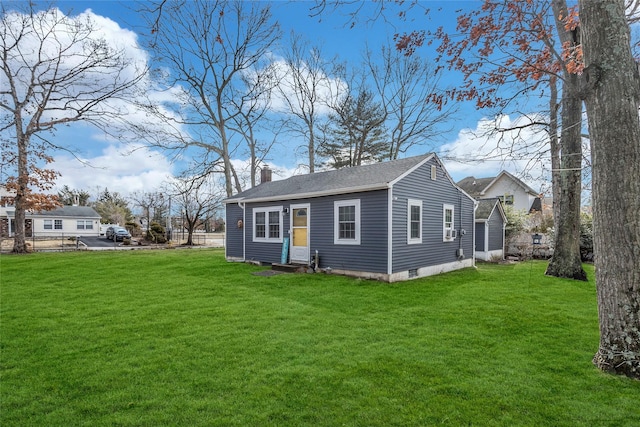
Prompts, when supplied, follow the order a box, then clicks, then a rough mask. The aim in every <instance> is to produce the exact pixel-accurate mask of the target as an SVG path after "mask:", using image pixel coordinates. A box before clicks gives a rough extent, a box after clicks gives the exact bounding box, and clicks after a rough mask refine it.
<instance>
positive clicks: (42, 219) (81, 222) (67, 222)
mask: <svg viewBox="0 0 640 427" xmlns="http://www.w3.org/2000/svg"><path fill="white" fill-rule="evenodd" d="M26 217H27V218H30V219H31V220H32V221H33V223H32V229H33V235H34V236H36V237H40V236H59V235H61V234H63V235H69V236H98V235H100V215H99V214H98V213H97V212H96V211H95V210H94V209H93V208H92V207H89V206H63V207H61V208H57V209H53V210H50V211H42V212H27V214H26Z"/></svg>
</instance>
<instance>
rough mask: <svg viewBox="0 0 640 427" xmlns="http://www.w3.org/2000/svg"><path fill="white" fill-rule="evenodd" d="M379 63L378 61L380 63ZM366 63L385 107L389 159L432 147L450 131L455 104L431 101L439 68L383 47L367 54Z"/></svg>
mask: <svg viewBox="0 0 640 427" xmlns="http://www.w3.org/2000/svg"><path fill="white" fill-rule="evenodd" d="M380 60H381V61H380ZM366 63H367V67H368V68H369V70H370V73H371V77H372V80H373V82H374V85H375V87H376V89H377V91H378V94H379V96H380V99H381V100H382V103H383V105H384V109H385V113H386V120H385V124H386V126H387V128H388V129H389V131H390V137H391V143H390V146H389V153H388V158H389V160H394V159H397V158H398V156H399V155H401V154H403V153H405V152H406V151H407V150H408V149H410V148H411V147H413V146H416V145H427V146H428V147H429V148H431V149H432V148H433V147H434V146H435V143H436V142H441V140H440V138H439V135H441V134H442V133H444V132H447V131H449V130H451V121H452V119H453V117H454V115H455V113H456V112H457V110H458V108H457V105H456V104H447V105H442V104H437V103H435V102H432V100H433V99H435V98H437V94H438V93H439V92H441V91H442V90H441V89H440V86H441V82H440V77H441V75H442V72H443V70H442V69H436V68H435V67H433V66H432V65H431V64H429V62H428V61H426V60H425V59H423V58H420V57H419V56H417V55H413V56H407V55H404V54H403V53H402V52H400V51H398V50H397V49H395V48H389V47H387V46H382V47H381V48H380V54H379V55H374V54H373V53H372V52H371V51H367V53H366Z"/></svg>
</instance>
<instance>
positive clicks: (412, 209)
mask: <svg viewBox="0 0 640 427" xmlns="http://www.w3.org/2000/svg"><path fill="white" fill-rule="evenodd" d="M407 243H408V244H415V243H422V200H412V199H409V200H408V202H407Z"/></svg>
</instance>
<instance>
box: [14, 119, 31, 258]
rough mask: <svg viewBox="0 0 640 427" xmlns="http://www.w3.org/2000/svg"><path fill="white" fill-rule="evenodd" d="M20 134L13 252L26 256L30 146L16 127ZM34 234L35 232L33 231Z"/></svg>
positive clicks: (19, 121)
mask: <svg viewBox="0 0 640 427" xmlns="http://www.w3.org/2000/svg"><path fill="white" fill-rule="evenodd" d="M17 122H18V123H17V124H18V125H19V126H22V121H21V120H18V121H17ZM16 129H17V132H18V179H17V184H18V188H17V190H16V197H15V199H14V203H15V209H16V210H15V218H14V226H15V229H14V234H13V252H15V253H19V254H24V253H27V252H28V250H27V240H26V230H25V221H26V210H27V209H26V207H27V204H28V203H27V200H26V197H27V192H28V187H27V180H28V178H29V168H28V164H27V163H28V159H27V157H28V154H27V153H28V145H29V141H28V138H27V136H26V135H25V134H24V133H22V129H21V128H18V127H17V126H16ZM32 232H33V230H32Z"/></svg>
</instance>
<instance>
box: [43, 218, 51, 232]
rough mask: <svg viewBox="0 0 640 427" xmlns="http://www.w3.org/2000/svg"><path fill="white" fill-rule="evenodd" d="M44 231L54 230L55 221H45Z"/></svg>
mask: <svg viewBox="0 0 640 427" xmlns="http://www.w3.org/2000/svg"><path fill="white" fill-rule="evenodd" d="M44 229H45V230H53V220H51V219H45V220H44Z"/></svg>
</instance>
